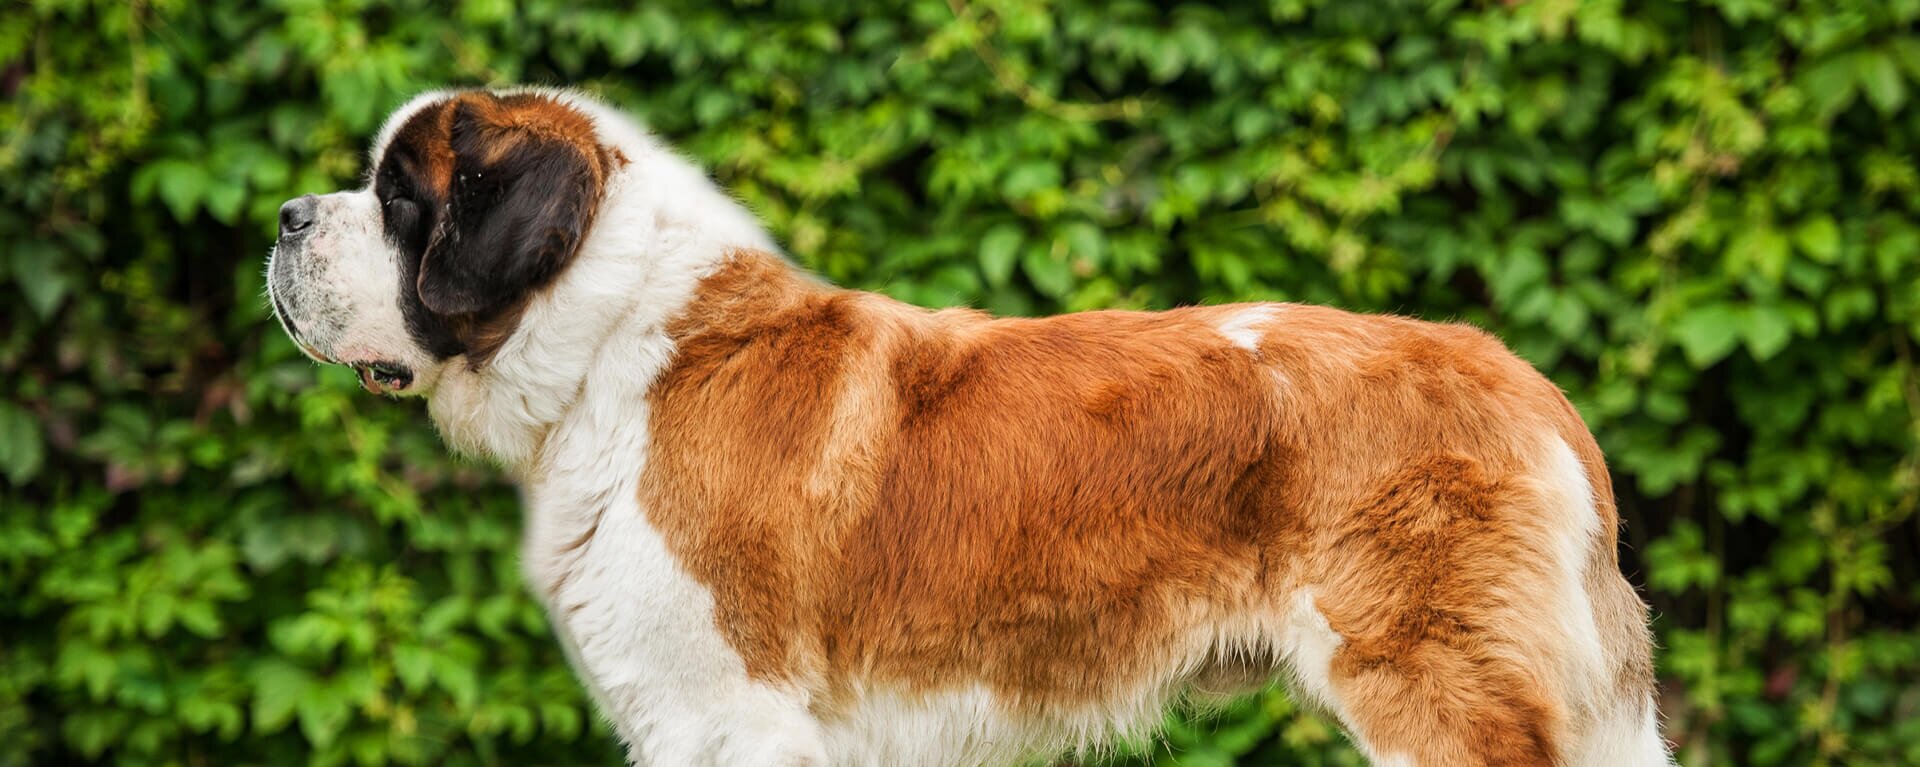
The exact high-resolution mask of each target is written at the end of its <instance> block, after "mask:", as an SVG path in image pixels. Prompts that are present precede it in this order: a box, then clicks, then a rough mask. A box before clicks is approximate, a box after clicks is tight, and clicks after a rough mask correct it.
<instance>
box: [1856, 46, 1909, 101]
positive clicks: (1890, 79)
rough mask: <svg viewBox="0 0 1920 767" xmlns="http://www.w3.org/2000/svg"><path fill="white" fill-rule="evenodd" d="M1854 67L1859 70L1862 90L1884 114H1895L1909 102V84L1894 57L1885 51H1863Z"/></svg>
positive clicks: (1858, 55) (1868, 99)
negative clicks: (1903, 77) (1901, 73)
mask: <svg viewBox="0 0 1920 767" xmlns="http://www.w3.org/2000/svg"><path fill="white" fill-rule="evenodd" d="M1854 66H1855V67H1857V68H1858V72H1859V77H1860V90H1861V91H1863V92H1865V93H1866V94H1867V101H1869V102H1871V103H1872V104H1873V106H1874V108H1875V109H1878V110H1880V112H1881V113H1882V114H1893V113H1894V112H1896V111H1899V109H1900V106H1901V105H1902V104H1905V103H1906V102H1907V84H1906V81H1905V80H1903V79H1901V76H1900V66H1899V65H1898V64H1896V63H1895V62H1894V58H1893V56H1892V55H1890V54H1888V53H1887V52H1886V51H1884V50H1867V51H1861V52H1860V53H1859V54H1857V58H1855V59H1854Z"/></svg>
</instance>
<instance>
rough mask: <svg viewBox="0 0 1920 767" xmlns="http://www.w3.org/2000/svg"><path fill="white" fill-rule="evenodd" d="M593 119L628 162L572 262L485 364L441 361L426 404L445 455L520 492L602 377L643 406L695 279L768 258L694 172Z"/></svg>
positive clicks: (628, 131) (637, 136)
mask: <svg viewBox="0 0 1920 767" xmlns="http://www.w3.org/2000/svg"><path fill="white" fill-rule="evenodd" d="M596 118H598V121H599V122H600V127H601V130H602V134H603V137H606V138H607V139H608V140H609V143H610V144H611V145H612V146H613V147H614V148H616V149H617V150H618V152H619V154H620V155H621V156H623V157H624V158H625V159H626V163H625V165H624V166H623V167H622V168H621V169H620V171H619V172H618V173H617V174H616V175H615V177H614V178H613V179H612V180H611V181H610V183H609V184H608V187H607V192H606V197H605V199H604V200H603V201H602V203H601V209H600V213H599V215H598V217H597V219H596V223H595V224H594V227H593V231H592V233H591V234H590V235H589V236H588V237H587V239H586V241H585V242H584V243H582V245H581V250H580V254H579V257H578V258H577V259H576V260H575V261H574V263H573V264H572V265H571V266H570V267H568V269H567V270H566V271H565V272H564V273H563V274H562V275H561V276H560V278H559V279H558V280H557V281H556V282H555V283H554V284H553V285H552V286H551V287H550V288H548V289H546V290H545V291H543V292H542V293H541V294H539V295H536V296H534V297H533V298H532V299H531V302H530V303H529V305H528V307H527V309H526V312H525V313H524V315H523V316H522V318H521V321H520V325H519V327H518V328H517V329H516V330H515V331H514V332H513V333H512V335H511V336H510V337H509V338H508V339H507V340H506V342H505V343H504V344H502V345H501V347H500V349H499V351H498V353H496V354H495V355H494V356H493V357H492V358H491V359H489V360H487V361H486V363H485V364H483V365H474V364H471V363H470V362H469V361H468V360H467V359H466V358H464V357H456V358H454V359H452V360H450V361H449V362H448V364H447V366H446V368H445V369H444V370H443V371H442V372H441V374H440V376H439V380H438V381H437V382H436V383H435V385H434V387H433V389H432V392H431V393H430V394H429V402H428V411H429V412H430V413H431V414H432V417H433V421H434V424H435V425H436V426H437V427H438V428H439V430H440V433H441V436H442V437H443V438H444V439H445V440H446V441H447V443H448V444H449V445H450V446H452V447H453V448H454V449H456V450H459V451H461V452H464V453H468V454H471V455H476V456H481V457H485V458H489V459H491V460H493V461H495V462H497V463H499V464H500V465H501V466H502V467H504V468H505V469H506V470H507V471H508V472H509V473H510V474H512V475H514V476H515V477H516V478H517V479H520V480H522V481H526V480H528V479H529V478H530V477H533V476H537V475H538V474H539V473H540V472H541V466H540V463H541V454H542V446H543V445H544V444H545V442H546V441H547V439H548V437H549V435H550V434H551V432H552V431H553V429H554V428H555V426H556V425H557V424H559V423H560V422H561V421H562V419H564V418H566V417H567V416H568V414H569V412H571V411H572V410H574V408H575V407H576V406H577V405H581V404H583V403H582V402H581V399H582V397H581V395H582V393H583V392H584V391H585V390H586V389H587V387H588V386H589V385H590V384H594V383H595V382H596V381H597V380H598V379H599V378H600V377H605V378H607V381H606V382H605V383H603V384H601V385H600V386H599V387H598V388H599V389H600V390H604V389H607V388H610V387H619V388H621V389H623V390H625V391H627V392H628V395H629V396H632V395H634V394H636V393H637V395H638V396H642V397H643V396H644V394H645V392H646V390H647V387H648V385H650V384H651V382H652V380H653V378H654V377H655V376H657V375H659V373H660V371H662V370H663V369H665V367H666V366H667V365H668V364H669V362H670V361H671V359H672V355H673V340H672V338H671V337H670V336H669V335H668V326H669V324H670V323H672V322H673V321H674V320H675V319H676V318H678V317H680V316H682V315H683V314H684V313H685V312H686V310H687V307H688V305H689V303H690V302H691V301H692V300H693V298H694V295H695V292H696V290H697V288H698V287H699V284H700V281H701V280H702V279H704V278H705V277H706V276H707V275H708V274H711V273H712V272H713V271H714V270H715V269H716V268H718V267H719V266H720V265H721V264H722V263H724V262H725V261H726V260H727V259H728V258H729V256H730V254H732V253H735V252H738V251H757V252H765V253H772V252H775V248H774V245H773V241H772V238H771V237H769V236H768V235H767V234H766V232H765V231H764V230H763V229H762V228H761V227H760V224H759V222H758V221H757V220H755V219H754V217H753V216H752V214H751V213H749V212H748V211H747V210H746V209H745V208H744V207H743V206H741V205H740V204H739V203H738V202H736V201H734V200H733V199H732V198H730V197H729V196H727V195H726V193H724V192H723V191H721V190H720V189H719V188H718V187H717V186H715V185H714V184H713V183H712V182H711V181H710V180H708V179H707V178H706V176H705V175H704V174H703V173H702V172H701V171H700V170H699V169H698V168H696V167H695V166H694V165H693V164H692V163H689V162H687V161H686V160H684V159H682V158H680V157H678V156H676V155H674V154H673V153H672V152H671V151H670V150H668V149H666V148H665V147H663V146H662V145H660V144H659V143H658V142H657V141H655V140H653V139H652V138H651V137H649V136H646V135H645V134H643V133H641V132H640V131H639V130H637V129H635V128H633V127H632V126H631V124H630V123H627V122H626V121H625V120H624V118H620V117H618V116H617V115H610V116H604V117H603V116H599V115H596ZM600 401H601V398H600V397H598V396H596V398H595V399H594V403H593V404H596V405H597V404H599V403H600Z"/></svg>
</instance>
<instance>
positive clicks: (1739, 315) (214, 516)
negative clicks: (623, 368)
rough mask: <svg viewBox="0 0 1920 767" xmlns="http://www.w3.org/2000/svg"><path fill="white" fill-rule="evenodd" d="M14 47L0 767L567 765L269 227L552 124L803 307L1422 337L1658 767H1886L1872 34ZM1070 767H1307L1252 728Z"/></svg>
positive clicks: (1381, 7) (1891, 36)
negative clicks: (1570, 543) (509, 90)
mask: <svg viewBox="0 0 1920 767" xmlns="http://www.w3.org/2000/svg"><path fill="white" fill-rule="evenodd" d="M617 5H625V4H589V3H578V2H572V1H571V0H568V1H565V2H563V1H561V0H528V1H527V2H518V3H516V2H508V1H507V0H464V1H463V2H459V3H457V4H452V5H448V4H442V3H437V2H426V1H425V0H397V1H396V2H392V3H374V2H370V1H369V0H266V1H265V2H236V1H234V0H195V1H189V0H111V1H110V2H109V1H95V0H29V1H26V2H13V3H10V4H8V5H7V6H6V10H5V11H4V13H0V95H4V99H0V178H3V179H4V183H0V243H3V244H4V250H0V290H3V291H4V292H0V297H3V298H4V300H0V323H4V324H0V392H3V393H4V395H5V396H4V398H0V488H3V489H0V505H3V506H0V742H4V743H5V744H6V746H5V747H4V748H0V766H4V765H22V764H30V763H98V764H118V765H145V764H174V765H201V764H234V765H243V764H295V763H300V762H303V761H304V762H307V763H311V764H317V765H336V764H361V765H374V764H389V763H391V764H446V765H461V764H578V763H599V764H616V763H618V761H619V756H618V753H617V751H616V749H615V748H614V747H613V746H612V745H611V744H610V742H609V739H608V737H607V735H606V731H605V728H604V727H603V726H602V725H600V724H598V723H596V721H595V719H594V716H593V714H592V712H591V711H590V709H589V707H588V705H587V704H586V702H585V700H584V697H583V695H582V694H581V693H580V691H579V688H578V686H577V684H576V683H575V681H574V680H573V679H572V677H571V675H570V673H569V672H568V670H567V668H566V666H565V663H564V662H563V660H562V658H561V657H560V654H559V652H558V650H557V649H556V646H555V644H554V641H553V639H552V637H551V636H550V635H549V633H548V631H547V629H546V627H545V623H544V621H543V617H542V615H541V614H540V611H539V610H538V609H537V607H536V606H535V604H534V602H533V601H532V600H531V599H530V598H529V597H528V595H527V594H526V593H525V592H524V591H523V589H522V587H521V585H520V583H519V577H518V575H517V572H516V565H515V563H514V552H513V550H514V546H515V543H516V529H517V526H518V522H519V520H518V512H517V510H516V502H515V499H514V496H513V493H512V491H511V490H510V489H509V488H507V487H506V486H505V485H504V484H503V483H502V482H501V481H500V480H499V479H498V478H497V477H496V476H495V475H494V474H493V473H491V472H490V471H489V470H487V469H486V468H484V467H479V466H475V465H472V464H467V463H461V462H459V461H456V460H454V459H451V458H449V457H448V456H447V454H446V451H445V450H444V449H443V448H442V447H441V446H440V445H439V444H438V441H437V440H436V438H435V437H434V435H433V434H432V432H431V430H430V427H429V426H428V425H427V423H426V418H425V416H424V414H423V413H422V411H421V409H420V408H419V407H418V406H417V404H396V403H393V402H388V401H384V400H378V399H374V398H371V397H367V396H364V395H361V394H359V393H358V392H357V390H356V389H355V385H354V379H353V376H352V375H351V374H350V373H348V372H345V371H342V370H338V369H319V368H316V367H315V366H313V365H312V364H310V363H308V362H306V361H304V360H303V358H301V356H300V355H299V354H298V352H297V351H296V350H295V349H294V348H293V346H292V345H291V344H290V343H289V342H288V340H287V339H286V337H285V336H284V335H283V334H282V333H281V332H280V331H279V329H278V328H277V327H276V326H275V324H274V323H273V321H272V319H271V317H270V316H269V314H268V313H267V311H266V310H265V307H264V302H263V299H262V283H261V267H262V261H263V257H264V255H265V253H266V251H267V248H268V246H269V243H270V241H271V238H272V236H273V230H274V225H273V222H274V211H275V209H276V207H277V206H278V205H279V204H280V202H281V201H282V200H285V199H287V198H289V197H291V196H295V195H298V194H302V193H308V192H326V191H331V190H334V189H338V188H342V187H343V186H347V185H353V184H355V183H357V181H356V180H357V179H358V177H359V175H360V174H361V173H362V172H363V170H364V169H363V167H362V166H363V154H362V153H363V152H364V148H365V146H366V145H367V143H368V139H369V135H370V134H371V132H372V131H373V130H374V129H375V128H376V127H377V123H378V121H379V120H380V119H381V118H382V116H383V115H384V114H385V113H386V111H387V110H389V109H391V108H392V107H394V106H396V105H398V104H399V103H400V102H402V101H403V100H404V99H405V98H406V97H407V96H409V95H410V94H412V93H414V92H416V91H418V90H420V89H424V88H427V87H434V86H441V85H449V84H451V85H471V84H509V83H521V82H534V83H566V84H576V85H578V86H580V87H582V88H584V89H586V90H588V91H591V92H593V93H596V94H599V95H601V96H602V97H604V98H606V99H608V100H610V101H612V102H615V103H617V104H619V105H621V106H623V107H625V108H627V109H629V110H631V111H632V112H634V113H635V114H637V115H640V116H641V117H643V118H644V119H645V120H646V121H648V122H649V123H650V124H651V125H652V126H653V127H654V128H655V129H656V130H657V131H659V132H660V133H662V134H664V135H665V136H667V137H668V138H669V139H670V140H672V141H673V142H675V143H676V144H677V145H679V146H681V147H683V148H684V149H685V150H687V151H688V152H690V153H691V154H693V155H695V156H696V157H698V158H699V159H700V160H701V161H703V162H704V163H706V164H707V166H708V167H710V168H711V169H712V170H713V172H714V173H715V174H716V175H717V176H718V177H719V178H720V180H721V181H722V182H723V183H725V184H726V185H727V186H729V187H730V188H732V189H733V190H735V191H736V192H737V193H738V194H739V195H740V196H741V197H742V198H743V199H744V200H745V201H747V202H748V203H750V204H751V206H752V207H753V208H754V209H755V210H756V211H758V212H759V213H760V214H761V215H762V216H763V217H764V218H765V219H766V221H767V222H768V224H769V225H770V226H771V227H772V229H773V231H775V232H776V233H777V234H778V236H779V237H780V239H781V241H782V242H784V243H786V244H787V245H788V247H789V249H790V250H791V252H792V253H793V254H794V256H795V257H796V258H797V259H799V260H800V261H802V262H804V263H805V264H807V265H809V266H810V267H812V268H814V269H816V270H818V271H820V272H821V273H823V274H825V275H826V276H828V277H830V278H832V279H834V280H836V281H838V282H840V283H843V284H847V285H852V286H858V287H863V288H869V289H876V290H882V291H885V292H887V293H890V294H892V295H894V296H897V297H899V298H902V299H905V300H909V301H913V302H916V303H921V304H926V305H947V304H972V305H977V306H982V307H986V308H989V309H992V310H995V311H999V312H1005V313H1016V314H1021V313H1043V312H1055V311H1071V310H1081V309H1090V308H1095V307H1107V306H1123V307H1149V308H1150V307H1167V306H1173V305H1177V304H1185V303H1195V302H1216V301H1229V300H1244V299H1279V300H1297V301H1311V302H1320V303H1328V304H1335V305H1339V306H1343V307H1348V308H1353V309H1360V310H1374V311H1398V312H1404V313H1411V314H1417V315H1421V316H1426V317H1429V318H1436V319H1461V320H1466V321H1471V322H1474V323H1477V324H1480V325H1482V326H1484V327H1487V328H1489V329H1491V330H1493V331H1495V332H1497V333H1498V334H1499V335H1500V336H1501V337H1503V338H1505V339H1506V340H1507V341H1508V342H1509V343H1510V344H1512V345H1513V346H1514V348H1516V349H1517V350H1518V351H1520V352H1521V353H1522V354H1523V355H1524V356H1526V357H1527V358H1528V359H1530V360H1531V361H1533V362H1534V363H1535V364H1537V365H1538V366H1539V367H1540V368H1542V369H1543V370H1545V371H1547V372H1548V373H1549V374H1550V375H1551V376H1552V377H1553V378H1554V380H1556V381H1557V382H1559V383H1560V385H1562V386H1563V387H1565V388H1566V389H1567V390H1568V391H1569V393H1570V394H1571V395H1572V397H1573V398H1574V400H1575V401H1576V402H1577V403H1578V404H1579V406H1580V408H1581V410H1582V411H1583V412H1584V413H1585V415H1586V416H1587V418H1588V419H1589V421H1590V423H1591V425H1592V426H1593V428H1594V430H1595V432H1596V433H1597V434H1598V435H1599V437H1600V440H1601V443H1602V445H1603V446H1604V447H1605V449H1606V450H1607V453H1608V455H1609V457H1610V459H1611V462H1612V466H1613V468H1614V471H1615V473H1616V480H1617V484H1618V487H1619V488H1620V490H1621V493H1622V497H1623V504H1622V505H1623V509H1622V510H1623V514H1624V516H1625V518H1626V521H1627V525H1628V527H1627V532H1626V535H1625V538H1624V541H1625V545H1624V547H1623V548H1624V554H1623V556H1624V561H1625V563H1626V566H1627V567H1628V569H1629V572H1630V574H1631V575H1632V576H1633V577H1634V579H1635V580H1636V581H1637V582H1640V583H1643V584H1645V585H1646V587H1647V588H1648V592H1647V593H1648V596H1649V599H1650V600H1651V601H1652V602H1653V604H1654V605H1655V607H1656V611H1657V613H1658V619H1657V630H1658V634H1659V637H1660V640H1661V644H1662V645H1663V649H1662V652H1661V654H1660V666H1659V667H1660V673H1661V678H1662V681H1663V685H1664V692H1663V697H1662V706H1663V709H1664V713H1665V716H1666V717H1667V720H1668V731H1669V733H1670V735H1671V737H1672V738H1673V740H1674V741H1675V742H1676V743H1677V744H1678V747H1679V753H1680V754H1681V756H1682V759H1683V761H1685V762H1686V763H1688V764H1690V765H1708V764H1753V765H1809V764H1822V765H1824V764H1917V763H1920V636H1917V635H1916V633H1915V631H1914V630H1913V626H1914V625H1915V623H1916V616H1920V578H1917V577H1916V575H1917V574H1920V573H1917V572H1916V571H1917V570H1920V523H1916V522H1915V520H1914V509H1915V505H1916V497H1917V495H1920V481H1917V480H1916V476H1920V475H1917V473H1916V472H1920V449H1917V448H1916V429H1917V428H1920V370H1916V367H1915V364H1916V363H1915V356H1916V352H1915V349H1914V347H1915V337H1916V335H1920V215H1917V214H1920V172H1916V164H1915V157H1916V149H1920V147H1916V143H1917V142H1920V110H1916V109H1915V108H1914V103H1915V100H1916V99H1917V98H1920V38H1916V36H1915V34H1914V31H1915V22H1916V19H1917V18H1920V0H1828V1H1827V2H1820V3H1795V4H1783V3H1774V2H1767V1H1766V0H1693V1H1689V2H1668V1H1664V0H1663V1H1660V2H1654V1H1652V0H1588V1H1587V2H1578V1H1576V0H1535V1H1533V2H1519V3H1514V2H1492V1H1491V0H1481V1H1480V2H1463V1H1461V0H1439V2H1412V1H1410V0H1370V1H1367V2H1343V1H1339V0H1271V2H1264V3H1261V2H1238V3H1222V4H1219V5H1218V6H1208V5H1203V4H1199V3H1173V2H1163V3H1155V2H1144V1H1143V0H1101V1H1097V2H1095V1H1089V0H1062V2H1057V3H1045V2H1039V1H1038V0H919V1H917V2H859V3H854V2H842V1H841V0H761V1H757V2H756V1H751V0H749V1H744V2H736V3H731V4H711V3H707V2H685V1H683V0H674V1H671V2H667V1H663V2H650V3H645V4H642V5H640V7H638V8H633V9H627V8H624V7H616V6H617ZM1111 759H1112V761H1114V762H1116V763H1125V764H1148V763H1152V764H1183V765H1225V764H1306V765H1353V764H1358V757H1357V756H1356V755H1354V754H1353V753H1352V752H1351V751H1350V750H1349V749H1348V747H1347V746H1346V745H1344V741H1343V739H1342V738H1341V736H1340V735H1339V733H1338V732H1337V730H1336V729H1335V728H1334V727H1332V726H1330V725H1329V723H1328V722H1327V721H1326V720H1324V719H1321V718H1316V717H1314V716H1311V715H1308V714H1303V713H1301V712H1299V711H1297V710H1296V707H1295V706H1294V704H1293V703H1292V702H1290V701H1289V700H1288V699H1287V698H1286V697H1285V696H1284V695H1283V694H1281V693H1279V692H1274V693H1269V694H1267V695H1264V696H1260V697H1257V698H1254V699H1251V700H1248V701H1243V702H1241V703H1239V704H1236V705H1233V706H1231V707H1229V708H1228V709H1226V710H1225V711H1223V712H1220V713H1217V714H1215V715H1212V716H1209V717H1200V718H1193V719H1185V718H1174V719H1172V720H1171V724H1170V729H1169V731H1168V734H1167V736H1166V737H1165V739H1164V740H1162V741H1159V742H1156V743H1153V744H1137V745H1135V746H1132V747H1128V748H1123V749H1122V751H1121V753H1119V754H1117V755H1114V756H1113V757H1111Z"/></svg>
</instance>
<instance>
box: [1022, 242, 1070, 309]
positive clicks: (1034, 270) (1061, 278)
mask: <svg viewBox="0 0 1920 767" xmlns="http://www.w3.org/2000/svg"><path fill="white" fill-rule="evenodd" d="M1020 266H1021V271H1023V272H1025V273H1026V275H1027V279H1028V280H1029V281H1031V282H1032V283H1033V287H1034V289H1036V290H1038V291H1040V292H1041V293H1043V294H1045V295H1048V296H1052V297H1054V298H1061V297H1064V296H1066V295H1067V293H1068V291H1071V290H1073V269H1072V267H1070V266H1068V265H1067V261H1066V259H1064V258H1057V257H1055V256H1053V255H1052V254H1050V253H1048V252H1047V251H1045V250H1040V249H1037V248H1030V249H1028V250H1027V255H1026V256H1025V257H1024V258H1021V259H1020Z"/></svg>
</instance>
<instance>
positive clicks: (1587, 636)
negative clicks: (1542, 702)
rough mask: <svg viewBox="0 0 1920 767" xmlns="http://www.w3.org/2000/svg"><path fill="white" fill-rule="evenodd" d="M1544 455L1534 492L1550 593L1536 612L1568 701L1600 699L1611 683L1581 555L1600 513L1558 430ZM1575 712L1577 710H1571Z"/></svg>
mask: <svg viewBox="0 0 1920 767" xmlns="http://www.w3.org/2000/svg"><path fill="white" fill-rule="evenodd" d="M1546 442H1547V450H1546V455H1545V456H1544V457H1543V459H1542V460H1541V461H1540V466H1539V469H1540V471H1541V472H1542V474H1543V475H1544V476H1543V477H1542V479H1541V481H1540V487H1539V497H1540V499H1541V500H1542V501H1543V507H1542V509H1541V512H1542V517H1541V519H1540V524H1541V525H1542V526H1544V527H1545V528H1546V529H1547V531H1548V534H1549V535H1550V540H1551V541H1552V543H1551V546H1552V548H1551V549H1550V550H1549V551H1548V552H1546V553H1547V554H1548V555H1549V556H1551V557H1552V558H1553V561H1552V563H1551V567H1550V572H1551V574H1552V578H1553V589H1554V594H1553V598H1552V599H1551V600H1550V601H1549V602H1548V604H1549V605H1550V608H1551V609H1550V611H1549V614H1547V615H1543V616H1542V617H1543V618H1545V619H1547V620H1551V621H1553V622H1554V623H1555V624H1556V626H1555V627H1556V629H1557V630H1556V631H1555V632H1554V633H1555V634H1556V635H1557V636H1558V637H1560V641H1561V644H1560V645H1559V647H1558V648H1557V649H1558V652H1556V653H1554V654H1553V655H1552V658H1553V659H1555V660H1557V661H1558V663H1559V667H1558V668H1557V669H1555V670H1556V671H1557V672H1558V675H1559V677H1560V689H1561V690H1562V691H1563V692H1562V695H1563V696H1564V699H1566V700H1569V701H1601V700H1606V699H1608V698H1610V697H1611V696H1609V695H1608V694H1607V692H1606V690H1607V688H1608V687H1609V686H1610V685H1612V683H1613V682H1612V679H1611V675H1610V674H1608V673H1607V663H1606V650H1605V649H1604V646H1603V645H1602V643H1601V641H1600V627H1599V626H1598V625H1597V624H1595V622H1594V616H1593V600H1592V598H1591V597H1590V596H1589V595H1588V594H1587V589H1586V584H1585V576H1586V571H1587V559H1588V557H1589V556H1591V552H1592V551H1593V541H1594V536H1595V535H1597V534H1599V532H1600V516H1599V513H1598V512H1597V511H1596V510H1595V509H1594V498H1593V487H1592V484H1591V483H1590V482H1589V481H1588V480H1587V473H1586V468H1585V467H1584V466H1583V465H1582V464H1581V463H1580V458H1579V457H1578V456H1576V455H1574V452H1573V448H1572V447H1571V446H1569V445H1568V444H1567V441H1566V440H1564V439H1561V438H1560V437H1559V436H1558V435H1555V436H1551V437H1549V438H1548V439H1547V440H1546ZM1574 713H1576V714H1578V713H1581V712H1574Z"/></svg>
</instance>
